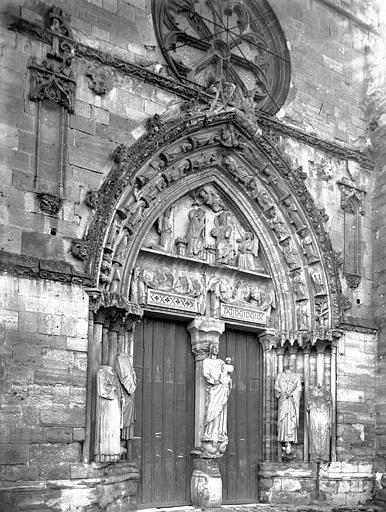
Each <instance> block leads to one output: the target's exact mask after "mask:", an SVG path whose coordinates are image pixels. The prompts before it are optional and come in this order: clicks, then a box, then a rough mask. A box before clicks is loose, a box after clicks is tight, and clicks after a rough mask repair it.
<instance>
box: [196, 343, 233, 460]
mask: <svg viewBox="0 0 386 512" xmlns="http://www.w3.org/2000/svg"><path fill="white" fill-rule="evenodd" d="M217 355H218V344H216V343H212V344H211V345H210V348H209V357H207V358H206V359H204V361H203V375H204V377H205V380H206V400H205V420H204V433H203V436H202V438H201V442H202V445H203V448H204V450H205V451H207V452H209V453H213V454H215V453H224V452H225V449H226V446H227V444H228V435H227V402H228V397H229V394H230V391H231V389H232V379H231V374H232V373H233V366H232V365H231V364H230V363H231V360H230V358H227V359H226V362H225V363H224V361H223V360H222V359H217Z"/></svg>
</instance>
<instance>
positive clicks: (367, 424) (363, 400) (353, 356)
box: [337, 332, 377, 464]
mask: <svg viewBox="0 0 386 512" xmlns="http://www.w3.org/2000/svg"><path fill="white" fill-rule="evenodd" d="M376 354H377V343H376V338H375V337H374V336H373V335H368V334H360V333H355V332H347V333H345V334H344V336H342V338H341V339H340V340H339V345H338V359H337V366H338V377H337V422H338V431H337V460H338V461H342V462H348V463H350V464H358V463H362V464H363V463H366V462H369V461H373V460H374V456H375V417H374V416H375V415H374V374H375V365H376Z"/></svg>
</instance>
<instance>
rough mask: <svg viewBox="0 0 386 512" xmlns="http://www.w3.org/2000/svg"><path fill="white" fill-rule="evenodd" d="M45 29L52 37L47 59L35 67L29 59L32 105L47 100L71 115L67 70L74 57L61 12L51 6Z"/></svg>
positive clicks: (72, 94)
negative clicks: (57, 104) (34, 102)
mask: <svg viewBox="0 0 386 512" xmlns="http://www.w3.org/2000/svg"><path fill="white" fill-rule="evenodd" d="M46 29H47V31H49V33H50V35H51V36H52V44H51V49H50V51H49V52H48V53H47V59H45V60H43V61H42V62H41V63H38V61H37V59H36V57H32V59H31V62H30V64H29V69H30V71H31V88H30V94H29V99H30V100H32V101H42V100H45V99H47V100H50V101H53V102H54V103H59V104H60V105H62V106H63V107H64V108H65V109H67V110H68V111H69V112H71V113H72V112H73V106H74V98H75V80H74V78H73V74H72V70H71V66H72V61H73V58H74V56H75V41H73V39H72V34H71V30H70V29H69V27H68V26H67V23H66V20H65V16H64V14H63V11H62V9H60V8H59V7H55V6H53V7H52V8H51V9H50V10H49V11H48V13H47V17H46Z"/></svg>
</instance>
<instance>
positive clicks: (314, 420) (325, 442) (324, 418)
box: [307, 384, 332, 462]
mask: <svg viewBox="0 0 386 512" xmlns="http://www.w3.org/2000/svg"><path fill="white" fill-rule="evenodd" d="M307 410H308V412H309V422H308V435H309V439H310V458H311V460H314V461H316V462H328V461H329V460H330V439H331V425H332V397H331V393H330V392H329V391H328V390H327V389H325V388H324V387H323V386H321V385H320V384H319V385H317V386H315V387H314V388H313V389H311V391H310V393H309V396H308V400H307Z"/></svg>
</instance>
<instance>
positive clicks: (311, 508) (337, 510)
mask: <svg viewBox="0 0 386 512" xmlns="http://www.w3.org/2000/svg"><path fill="white" fill-rule="evenodd" d="M193 511H197V509H195V508H194V507H184V508H174V507H173V508H166V509H162V508H160V509H147V510H146V511H144V510H143V511H141V512H193ZM206 512H386V508H385V506H378V505H375V504H373V503H369V504H365V505H357V506H355V505H350V506H349V505H340V506H337V505H301V506H299V505H285V504H274V505H273V504H270V505H267V504H263V503H258V504H252V505H223V506H222V507H221V508H216V509H208V510H207V511H206Z"/></svg>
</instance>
